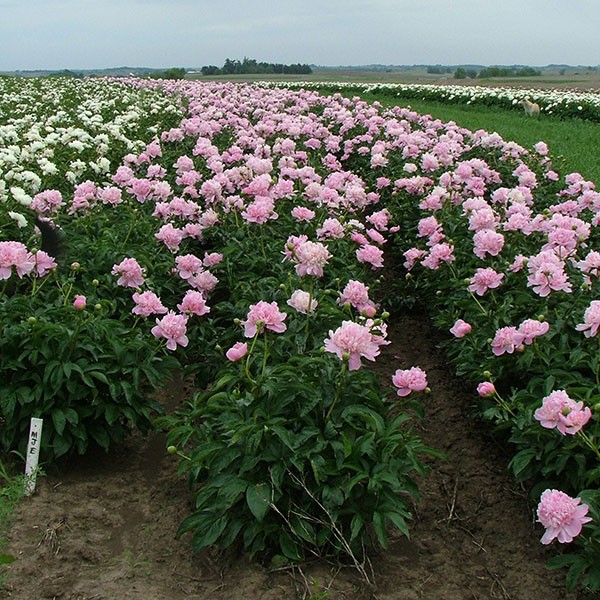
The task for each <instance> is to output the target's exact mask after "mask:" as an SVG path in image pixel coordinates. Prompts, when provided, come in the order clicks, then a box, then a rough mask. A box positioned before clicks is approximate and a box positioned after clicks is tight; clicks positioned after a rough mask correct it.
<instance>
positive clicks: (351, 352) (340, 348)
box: [325, 321, 386, 371]
mask: <svg viewBox="0 0 600 600" xmlns="http://www.w3.org/2000/svg"><path fill="white" fill-rule="evenodd" d="M385 343H386V342H385V339H384V338H383V337H381V336H377V335H373V334H372V333H371V330H370V329H369V328H368V327H365V326H364V325H360V324H359V323H354V322H353V321H344V322H343V323H342V324H341V325H340V326H339V327H338V328H337V329H336V330H335V331H332V330H329V338H327V339H326V340H325V350H326V351H327V352H332V353H333V354H336V355H337V357H338V358H339V359H340V360H347V361H348V369H349V370H350V371H356V370H357V369H360V366H361V360H360V359H361V358H366V359H367V360H372V361H374V360H375V358H376V357H377V356H378V355H379V352H380V350H379V346H380V345H382V344H385Z"/></svg>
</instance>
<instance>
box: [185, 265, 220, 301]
mask: <svg viewBox="0 0 600 600" xmlns="http://www.w3.org/2000/svg"><path fill="white" fill-rule="evenodd" d="M187 282H188V284H189V285H190V286H192V287H193V288H195V289H197V290H200V291H201V292H202V294H203V295H204V297H205V298H206V297H208V295H209V294H210V293H211V292H212V291H213V290H214V289H215V287H217V284H218V283H219V280H218V278H217V277H215V276H214V275H213V274H212V273H211V272H210V271H200V272H199V273H195V274H194V275H192V277H190V278H189V279H188V280H187Z"/></svg>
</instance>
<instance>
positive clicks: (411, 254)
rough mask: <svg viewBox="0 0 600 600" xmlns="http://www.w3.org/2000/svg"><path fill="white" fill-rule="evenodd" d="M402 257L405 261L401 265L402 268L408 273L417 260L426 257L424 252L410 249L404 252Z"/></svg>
mask: <svg viewBox="0 0 600 600" xmlns="http://www.w3.org/2000/svg"><path fill="white" fill-rule="evenodd" d="M403 255H404V258H405V259H406V260H405V261H404V263H403V264H404V268H405V269H407V270H408V271H410V270H411V269H412V268H413V267H414V266H415V264H416V263H417V262H418V261H419V260H421V259H422V258H423V257H424V256H426V255H427V252H426V251H425V250H419V248H410V249H408V250H406V251H405V252H404V253H403Z"/></svg>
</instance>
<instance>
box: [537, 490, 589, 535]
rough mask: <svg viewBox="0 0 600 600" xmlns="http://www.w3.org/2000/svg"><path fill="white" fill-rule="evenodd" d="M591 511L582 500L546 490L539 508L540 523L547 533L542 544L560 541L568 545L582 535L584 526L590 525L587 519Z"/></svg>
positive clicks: (557, 491)
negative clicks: (555, 540)
mask: <svg viewBox="0 0 600 600" xmlns="http://www.w3.org/2000/svg"><path fill="white" fill-rule="evenodd" d="M588 511H589V506H588V505H587V504H581V498H571V497H570V496H568V495H567V494H565V493H564V492H561V491H559V490H545V491H544V492H543V493H542V495H541V497H540V503H539V504H538V508H537V517H538V523H541V524H542V525H543V526H544V527H545V528H546V532H545V533H544V535H543V536H542V539H541V542H542V544H549V543H550V542H551V541H552V540H554V539H558V541H559V542H560V543H561V544H568V543H570V542H572V541H573V538H575V537H577V536H578V535H579V534H580V533H581V529H582V527H583V525H585V524H586V523H589V522H590V521H591V520H592V519H591V517H586V515H587V513H588Z"/></svg>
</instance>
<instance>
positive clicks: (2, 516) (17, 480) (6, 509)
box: [0, 460, 27, 589]
mask: <svg viewBox="0 0 600 600" xmlns="http://www.w3.org/2000/svg"><path fill="white" fill-rule="evenodd" d="M26 483H27V479H26V478H25V476H24V475H13V474H11V473H10V471H9V469H8V467H7V465H6V464H5V463H3V462H2V461H1V460H0V589H2V586H3V584H4V581H5V580H6V573H5V572H4V567H5V566H6V565H10V564H11V563H13V562H14V561H15V557H14V556H12V555H11V554H6V553H4V552H3V550H4V548H5V546H6V539H5V535H6V532H7V531H8V528H9V526H10V518H11V516H12V514H13V512H14V510H15V508H16V507H17V505H18V503H19V501H20V500H21V498H22V497H23V493H24V492H25V486H26Z"/></svg>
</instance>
